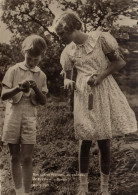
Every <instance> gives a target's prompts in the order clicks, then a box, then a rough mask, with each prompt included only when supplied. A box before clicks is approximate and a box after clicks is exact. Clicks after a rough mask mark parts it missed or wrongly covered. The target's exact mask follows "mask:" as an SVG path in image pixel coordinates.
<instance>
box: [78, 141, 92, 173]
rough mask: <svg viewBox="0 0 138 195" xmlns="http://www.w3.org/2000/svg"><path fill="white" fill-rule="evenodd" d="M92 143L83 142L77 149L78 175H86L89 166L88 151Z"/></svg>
mask: <svg viewBox="0 0 138 195" xmlns="http://www.w3.org/2000/svg"><path fill="white" fill-rule="evenodd" d="M91 144H92V141H89V140H83V141H82V142H80V147H79V170H80V173H87V172H88V166H89V151H90V147H91Z"/></svg>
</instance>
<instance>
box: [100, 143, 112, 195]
mask: <svg viewBox="0 0 138 195" xmlns="http://www.w3.org/2000/svg"><path fill="white" fill-rule="evenodd" d="M98 146H99V149H100V158H99V160H100V170H101V192H102V194H103V195H109V192H108V183H109V172H110V140H108V139H107V140H99V141H98Z"/></svg>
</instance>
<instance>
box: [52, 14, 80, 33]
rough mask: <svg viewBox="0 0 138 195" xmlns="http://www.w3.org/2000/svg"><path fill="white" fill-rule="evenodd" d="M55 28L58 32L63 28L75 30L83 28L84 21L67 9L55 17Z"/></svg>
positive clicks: (67, 30) (69, 30) (68, 30)
mask: <svg viewBox="0 0 138 195" xmlns="http://www.w3.org/2000/svg"><path fill="white" fill-rule="evenodd" d="M53 28H54V29H55V31H56V32H57V31H58V30H61V29H63V30H64V31H66V32H73V31H74V30H80V29H81V28H82V22H81V20H80V18H79V17H78V15H77V14H76V13H74V12H73V11H72V12H71V11H65V12H63V13H62V14H61V15H60V16H59V17H58V18H55V19H54V22H53Z"/></svg>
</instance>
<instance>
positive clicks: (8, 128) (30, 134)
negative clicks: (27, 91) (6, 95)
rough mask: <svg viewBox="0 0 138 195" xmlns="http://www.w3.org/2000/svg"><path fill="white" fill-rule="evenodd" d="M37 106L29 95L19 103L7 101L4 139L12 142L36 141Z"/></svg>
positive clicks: (30, 142) (26, 142)
mask: <svg viewBox="0 0 138 195" xmlns="http://www.w3.org/2000/svg"><path fill="white" fill-rule="evenodd" d="M36 118H37V110H36V107H35V106H34V105H33V104H32V103H31V101H30V99H29V97H22V99H21V100H20V102H19V103H17V104H12V103H10V102H7V106H6V112H5V120H4V126H3V135H2V141H3V142H7V143H11V144H35V143H36Z"/></svg>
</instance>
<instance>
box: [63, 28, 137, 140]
mask: <svg viewBox="0 0 138 195" xmlns="http://www.w3.org/2000/svg"><path fill="white" fill-rule="evenodd" d="M109 53H112V54H113V55H119V50H118V44H117V42H116V40H115V39H114V38H113V37H112V36H111V34H110V33H108V32H99V31H93V32H92V33H90V34H89V36H88V38H87V40H86V41H85V43H84V44H79V45H76V44H75V43H74V42H71V43H70V44H69V45H67V46H66V47H65V49H64V50H63V52H62V54H61V65H62V67H63V70H64V71H67V70H72V69H73V66H75V67H76V69H77V78H76V90H75V94H74V128H75V137H76V139H81V140H102V139H110V138H112V137H114V136H121V135H124V134H127V133H132V132H135V131H137V122H136V118H135V114H134V112H133V111H132V109H131V108H130V106H129V104H128V102H127V100H126V97H125V96H124V94H123V93H122V91H121V90H120V88H119V86H118V85H117V83H116V81H115V80H114V78H113V76H112V75H109V76H107V77H106V78H105V79H104V80H103V81H102V82H101V83H100V84H99V85H98V86H95V87H90V86H89V85H88V84H87V80H88V78H89V77H90V76H91V75H93V74H98V73H101V72H102V71H103V70H104V69H106V68H107V67H108V66H110V62H109V60H108V58H107V56H106V55H107V54H109ZM91 94H92V95H91ZM90 96H91V98H90V99H89V97H90ZM89 100H90V101H91V102H88V101H89ZM88 103H90V104H91V105H92V108H91V109H89V108H88Z"/></svg>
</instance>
